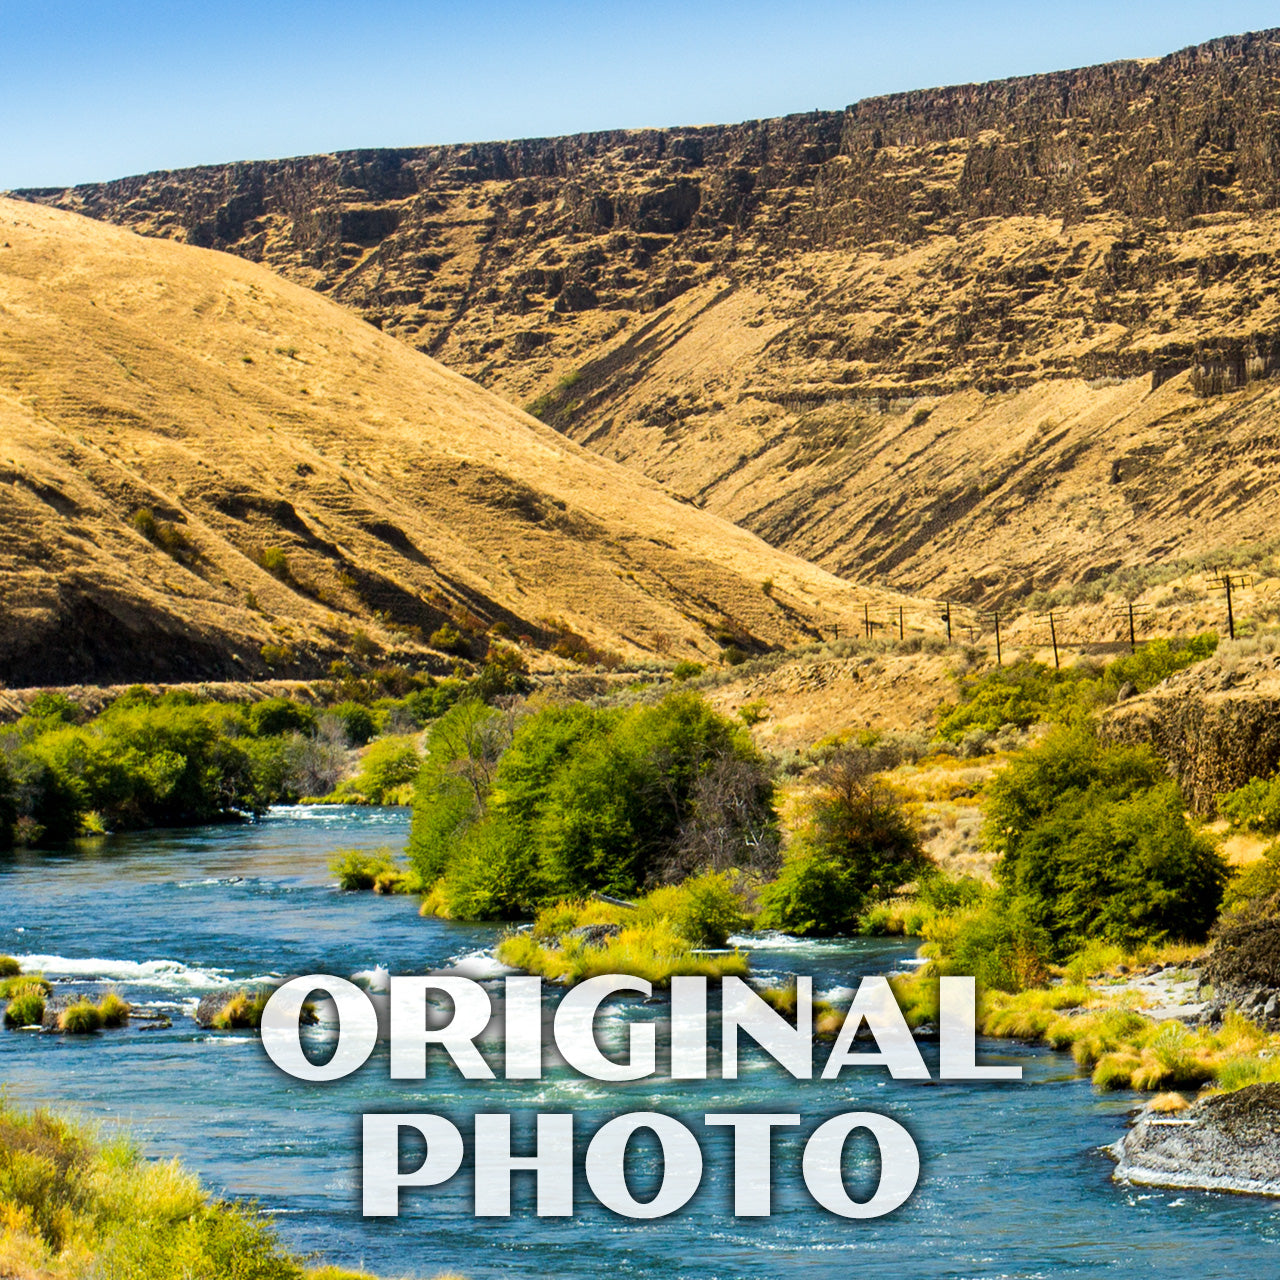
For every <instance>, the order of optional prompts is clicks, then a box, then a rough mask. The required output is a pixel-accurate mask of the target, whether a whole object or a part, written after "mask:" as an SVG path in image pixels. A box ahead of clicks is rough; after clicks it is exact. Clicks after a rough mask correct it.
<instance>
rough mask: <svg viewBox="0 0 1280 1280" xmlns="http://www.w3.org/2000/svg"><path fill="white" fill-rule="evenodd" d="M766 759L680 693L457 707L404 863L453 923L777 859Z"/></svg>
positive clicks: (430, 744) (432, 757)
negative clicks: (520, 710)
mask: <svg viewBox="0 0 1280 1280" xmlns="http://www.w3.org/2000/svg"><path fill="white" fill-rule="evenodd" d="M778 843H779V834H778V824H777V814H776V811H775V810H774V807H773V787H772V781H771V777H770V770H769V766H768V763H767V762H766V760H765V759H764V757H763V756H762V755H761V754H760V753H759V752H758V751H757V750H756V748H755V747H754V746H753V745H752V743H751V739H750V737H749V735H748V734H747V732H746V730H745V728H744V727H743V726H742V725H741V724H735V723H733V722H732V721H730V720H728V719H727V718H725V717H723V716H720V715H717V714H716V713H715V712H714V711H712V709H711V708H710V706H709V705H708V704H707V703H706V702H705V701H704V700H703V699H702V698H700V697H698V696H697V695H696V694H690V693H683V692H677V693H672V694H669V695H668V696H667V697H665V698H664V699H663V700H662V701H661V702H660V703H657V704H654V705H639V706H633V707H626V708H595V707H591V706H587V705H584V704H581V703H579V704H568V705H563V704H548V705H543V706H534V707H531V708H530V709H529V710H528V711H527V712H526V713H525V714H524V715H523V717H517V716H514V715H512V714H511V713H509V712H503V711H499V710H497V709H494V708H490V707H485V706H484V705H483V704H480V703H477V702H470V701H468V702H462V703H459V704H458V705H457V706H455V707H454V708H453V709H451V710H450V711H449V712H448V713H447V714H446V715H445V716H443V717H441V719H440V720H439V721H437V723H436V724H435V725H434V726H433V727H432V729H431V731H430V733H429V735H428V738H427V758H426V763H425V764H424V766H423V769H422V773H421V774H420V776H419V779H418V784H417V790H416V793H415V798H414V816H413V828H412V832H411V835H410V839H409V858H410V862H411V864H412V866H413V868H414V869H415V870H416V871H417V873H418V875H419V876H420V877H421V878H422V881H423V882H424V883H425V884H427V885H430V886H432V888H431V898H430V899H429V901H431V902H433V903H434V904H437V905H438V907H439V909H440V910H441V911H442V912H444V913H447V914H448V915H451V916H453V917H454V918H459V919H504V918H505V919H511V918H517V917H520V916H522V915H523V916H525V917H528V916H531V915H533V914H535V913H536V912H537V911H538V910H540V909H541V908H542V907H543V906H545V905H546V904H548V903H549V902H551V901H554V900H555V899H556V898H559V897H568V896H573V895H583V894H590V893H593V892H604V893H609V894H612V895H620V896H628V895H633V894H635V893H636V892H638V891H639V890H641V889H642V888H643V887H645V886H651V885H653V884H660V883H663V882H670V881H674V880H677V879H679V878H681V877H682V876H687V875H689V874H695V873H698V872H701V871H710V870H719V869H724V868H729V867H734V868H737V869H740V870H744V871H756V872H765V871H768V870H772V869H773V868H774V867H776V865H777V857H778Z"/></svg>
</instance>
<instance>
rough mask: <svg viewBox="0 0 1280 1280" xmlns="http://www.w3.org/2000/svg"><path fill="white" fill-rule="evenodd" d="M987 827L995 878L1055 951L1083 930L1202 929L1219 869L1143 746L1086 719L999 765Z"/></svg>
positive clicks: (1215, 897) (1100, 935) (1134, 939)
mask: <svg viewBox="0 0 1280 1280" xmlns="http://www.w3.org/2000/svg"><path fill="white" fill-rule="evenodd" d="M984 836H985V839H986V841H987V844H988V847H990V848H992V849H993V850H995V851H996V852H998V853H999V854H1001V855H1002V856H1001V858H1000V861H999V862H998V863H997V865H996V875H997V877H998V879H999V881H1000V883H1001V885H1002V886H1003V887H1004V888H1005V890H1006V891H1007V893H1008V895H1009V896H1010V897H1012V898H1016V899H1019V900H1020V901H1021V902H1022V904H1023V907H1024V909H1025V911H1026V913H1027V915H1028V918H1033V919H1034V920H1035V921H1036V922H1037V923H1038V924H1039V925H1040V926H1041V927H1043V928H1044V929H1045V930H1047V932H1048V933H1049V935H1050V936H1051V937H1052V939H1053V942H1054V946H1055V948H1056V950H1057V952H1058V953H1065V952H1069V951H1071V950H1073V949H1074V948H1075V947H1076V946H1079V945H1083V944H1084V943H1086V942H1088V941H1089V940H1091V939H1101V940H1103V941H1108V942H1115V943H1119V944H1121V945H1124V946H1135V945H1137V944H1139V943H1142V942H1151V941H1160V940H1164V939H1188V940H1197V939H1202V938H1204V937H1205V936H1206V934H1207V932H1208V929H1209V926H1210V925H1211V924H1212V923H1213V920H1214V918H1215V916H1216V915H1217V910H1218V905H1219V903H1220V902H1221V899H1222V891H1223V886H1224V884H1225V883H1226V879H1227V868H1226V865H1225V863H1224V862H1223V860H1222V858H1221V857H1220V856H1219V855H1218V853H1217V852H1216V850H1215V849H1214V848H1213V846H1212V845H1211V844H1210V843H1209V842H1208V841H1207V840H1205V839H1204V838H1203V837H1202V836H1199V835H1197V834H1195V833H1194V832H1193V831H1192V830H1191V828H1190V826H1189V825H1188V823H1187V819H1186V815H1185V812H1184V806H1183V802H1182V797H1181V795H1180V794H1179V792H1178V788H1177V786H1176V784H1174V783H1172V782H1170V781H1169V780H1168V777H1167V774H1166V773H1165V770H1164V767H1163V765H1162V763H1161V762H1160V760H1159V759H1158V758H1157V757H1156V756H1155V754H1154V753H1153V752H1152V751H1151V750H1150V748H1148V747H1145V746H1143V747H1129V746H1106V745H1103V744H1102V743H1100V742H1099V741H1098V739H1097V737H1096V735H1095V734H1094V733H1093V731H1092V729H1091V728H1089V727H1088V726H1083V725H1082V726H1078V727H1076V728H1072V729H1059V730H1056V731H1054V732H1053V733H1050V734H1049V735H1048V736H1047V737H1046V738H1045V740H1044V741H1043V742H1042V743H1041V744H1040V745H1039V746H1037V747H1035V748H1033V749H1032V750H1030V751H1027V752H1025V753H1024V754H1023V755H1022V756H1020V757H1018V758H1017V759H1015V760H1013V761H1012V762H1011V763H1010V764H1009V766H1008V767H1007V768H1006V769H1004V770H1002V771H1001V772H1000V773H999V774H998V775H997V776H996V777H995V779H994V780H993V781H992V783H991V785H990V787H989V789H988V799H987V803H986V824H985V831H984Z"/></svg>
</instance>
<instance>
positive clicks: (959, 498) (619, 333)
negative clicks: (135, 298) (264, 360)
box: [26, 31, 1280, 604]
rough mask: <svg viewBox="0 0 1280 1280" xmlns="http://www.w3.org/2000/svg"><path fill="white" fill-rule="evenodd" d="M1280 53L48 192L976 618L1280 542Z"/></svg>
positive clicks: (743, 517) (758, 524)
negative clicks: (1279, 416)
mask: <svg viewBox="0 0 1280 1280" xmlns="http://www.w3.org/2000/svg"><path fill="white" fill-rule="evenodd" d="M1278 119H1280V33H1278V32H1275V31H1269V32H1261V33H1256V34H1253V35H1248V36H1238V37H1229V38H1224V39H1222V40H1217V41H1213V42H1211V43H1209V44H1206V45H1203V46H1201V47H1199V48H1195V49H1188V50H1184V51H1182V52H1180V53H1176V54H1172V55H1170V56H1168V57H1166V58H1162V59H1152V60H1145V61H1137V62H1121V63H1115V64H1111V65H1108V66H1102V67H1092V68H1086V69H1083V70H1079V71H1068V72H1060V73H1055V74H1050V75H1041V76H1032V77H1027V78H1022V79H1017V80H1007V81H1000V82H995V83H991V84H985V85H966V86H958V87H953V88H949V89H936V90H924V91H920V92H915V93H908V94H901V95H896V96H894V97H888V98H880V99H873V100H868V101H865V102H861V103H858V104H856V105H854V106H852V107H849V108H848V109H847V110H845V111H843V112H827V113H813V114H810V115H804V116H795V117H789V118H786V119H781V120H766V121H753V122H749V123H747V124H743V125H736V126H727V127H710V128H690V129H673V130H663V131H644V132H617V133H602V134H592V135H583V136H579V137H570V138H558V139H547V140H538V141H524V142H513V143H493V144H483V145H475V146H456V147H434V148H419V149H404V150H396V151H364V152H349V153H343V154H338V155H327V156H311V157H305V158H302V159H296V160H287V161H272V162H262V163H249V164H237V165H228V166H211V167H207V168H202V169H194V170H187V171H183V172H174V173H160V174H151V175H146V176H143V177H138V178H128V179H122V180H120V181H118V182H112V183H106V184H99V185H95V186H90V187H83V188H77V189H74V190H68V191H46V192H30V193H26V194H27V195H28V196H29V197H31V198H34V199H40V200H44V201H49V202H55V203H59V204H62V205H65V206H68V207H72V208H76V209H80V210H83V211H84V212H86V213H89V214H91V215H92V216H94V217H97V218H102V219H107V220H111V221H115V222H120V223H124V224H126V225H129V226H132V227H134V228H136V229H138V230H140V231H143V232H146V233H148V234H152V235H157V236H165V237H173V238H178V239H186V240H189V241H192V242H194V243H197V244H205V245H210V246H214V247H218V248H223V249H227V250H230V251H232V252H234V253H237V254H240V255H242V256H244V257H247V258H252V259H255V260H258V261H261V262H264V263H266V264H268V265H270V266H272V267H273V268H275V269H276V270H277V271H279V272H281V273H283V274H285V275H287V276H289V277H290V278H292V279H294V280H296V281H298V282H299V283H301V284H305V285H308V286H310V287H312V288H314V289H316V290H319V291H321V292H324V293H326V294H327V295H328V296H330V297H332V298H334V299H336V300H338V301H340V302H342V303H344V304H345V305H347V306H349V307H351V308H353V309H355V310H357V311H359V312H360V313H361V314H363V315H364V316H366V317H367V318H368V319H370V320H371V321H373V322H374V323H375V324H377V325H379V326H380V327H381V328H382V329H383V330H384V331H385V332H387V333H390V334H393V335H395V336H396V337H398V338H400V339H402V340H403V341H405V342H406V343H408V344H411V345H413V346H416V347H418V348H420V349H421V350H423V351H426V352H429V353H431V354H432V355H435V356H437V357H438V358H439V359H441V360H443V361H444V362H445V363H446V364H448V365H450V366H451V367H452V368H454V369H457V370H458V371H460V372H462V373H465V374H467V375H468V376H470V377H473V378H475V379H477V380H478V381H480V382H481V383H483V384H484V385H486V386H488V387H490V388H492V389H494V390H495V391H497V392H499V393H500V394H501V395H503V396H504V397H506V398H507V399H508V400H510V401H512V402H514V403H517V404H523V405H528V406H530V407H531V408H533V409H534V410H535V411H536V412H537V413H538V414H539V415H540V416H541V417H542V418H543V419H545V420H546V421H547V422H550V423H552V424H553V425H554V426H555V427H556V428H557V429H558V430H560V431H561V432H563V433H565V434H566V435H568V436H569V437H571V438H573V439H575V440H577V441H580V442H582V443H584V444H586V445H588V446H589V447H590V448H592V449H593V450H596V451H597V452H600V453H602V454H604V455H606V456H608V457H610V458H613V459H617V460H620V461H623V462H625V463H626V464H628V465H629V466H631V467H633V468H635V469H637V470H639V471H643V472H644V473H646V474H647V475H649V476H651V477H653V478H656V479H657V480H659V481H660V482H662V483H663V484H665V485H667V486H669V487H670V488H671V489H672V490H674V491H675V492H677V493H679V494H681V495H683V496H685V497H686V498H687V499H689V500H690V501H691V502H693V503H695V504H697V505H700V506H705V507H707V508H708V509H710V510H713V511H715V512H717V513H719V514H721V515H724V516H726V517H728V518H729V519H731V520H734V521H735V522H738V523H740V524H742V525H744V526H745V527H747V528H750V529H752V530H753V531H755V532H757V533H759V534H760V535H761V536H762V537H764V538H765V539H766V540H768V541H769V542H771V543H773V544H774V545H776V546H780V547H785V548H787V549H788V550H791V551H793V552H795V553H797V554H800V555H802V556H804V557H806V558H808V559H812V560H815V561H817V562H819V563H821V564H823V565H824V566H826V567H827V568H829V569H832V570H834V571H837V572H841V573H853V574H857V575H858V576H862V577H867V576H870V577H874V578H877V579H883V580H885V581H889V582H892V583H893V584H895V586H897V587H900V588H902V589H904V590H905V589H909V590H911V591H913V592H916V593H921V594H929V595H932V596H935V597H942V596H953V597H957V596H958V597H960V598H963V599H966V600H968V601H970V602H972V603H975V604H976V603H978V602H987V603H989V602H991V601H997V600H1008V599H1009V598H1011V597H1013V596H1016V595H1018V594H1019V593H1021V592H1024V591H1025V590H1027V589H1029V588H1044V587H1058V586H1062V585H1063V584H1067V583H1072V582H1079V581H1081V580H1084V579H1088V578H1089V577H1091V576H1096V575H1099V574H1105V573H1107V572H1109V571H1112V570H1114V569H1116V568H1119V567H1124V566H1126V565H1133V564H1141V563H1145V562H1151V561H1164V560H1168V559H1176V558H1179V557H1186V556H1191V555H1198V554H1201V553H1203V552H1204V551H1205V550H1207V549H1212V548H1216V547H1222V546H1229V545H1232V544H1237V543H1241V542H1244V541H1248V540H1250V539H1254V538H1256V537H1257V536H1258V535H1260V534H1262V533H1267V534H1270V532H1271V531H1272V529H1273V528H1274V524H1275V517H1276V499H1275V493H1276V489H1277V481H1278V480H1280V443H1278V440H1280V437H1277V435H1276V432H1275V430H1274V427H1273V423H1272V420H1273V418H1274V417H1275V414H1276V411H1277V408H1278V407H1280V405H1278V404H1277V399H1278V397H1280V391H1277V384H1276V383H1275V382H1274V381H1272V377H1273V375H1274V374H1275V373H1276V372H1277V371H1280V210H1277V199H1276V192H1277V190H1280V152H1277V150H1276V148H1275V146H1274V138H1275V136H1276V127H1277V126H1276V122H1277V120H1278Z"/></svg>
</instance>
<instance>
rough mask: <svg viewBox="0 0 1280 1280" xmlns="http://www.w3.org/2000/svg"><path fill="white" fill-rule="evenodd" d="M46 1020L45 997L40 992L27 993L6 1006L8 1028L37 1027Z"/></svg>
mask: <svg viewBox="0 0 1280 1280" xmlns="http://www.w3.org/2000/svg"><path fill="white" fill-rule="evenodd" d="M43 1020H44V996H43V995H42V994H41V993H40V992H38V991H27V992H24V993H23V994H22V995H19V996H15V997H14V998H13V999H12V1000H10V1001H9V1003H8V1004H7V1005H6V1006H5V1010H4V1024H5V1026H6V1027H35V1026H39V1025H40V1023H41V1022H42V1021H43Z"/></svg>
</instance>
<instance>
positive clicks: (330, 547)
mask: <svg viewBox="0 0 1280 1280" xmlns="http://www.w3.org/2000/svg"><path fill="white" fill-rule="evenodd" d="M0 479H2V480H3V484H2V485H0V528H2V529H3V543H2V545H0V583H2V589H3V595H4V601H5V627H4V630H3V635H2V636H0V678H2V679H3V680H4V681H5V682H7V683H9V684H23V683H26V684H32V683H43V682H52V681H57V682H62V683H65V682H68V681H71V680H77V679H80V680H106V679H112V678H115V679H125V680H127V679H133V678H141V677H144V676H145V677H151V678H157V677H159V678H169V679H183V678H203V677H215V676H216V677H236V676H245V675H252V674H261V673H262V672H263V671H264V670H265V665H264V664H265V663H266V662H269V663H271V664H273V665H274V667H275V670H276V674H278V675H305V674H308V673H314V672H316V671H318V670H321V669H323V666H324V663H325V662H326V661H327V660H328V659H329V658H330V657H332V656H335V655H337V654H338V653H340V652H342V651H344V650H345V649H347V648H348V647H349V646H350V643H351V638H352V636H353V635H354V634H355V633H356V632H357V631H363V632H364V633H365V634H366V635H367V636H368V637H369V638H370V639H371V640H372V641H373V642H374V643H376V644H377V645H379V646H380V647H381V648H382V649H383V651H384V652H399V653H400V654H401V656H405V655H412V654H414V653H415V652H417V653H419V654H421V655H422V656H425V650H424V649H423V646H422V644H421V642H420V639H419V637H420V636H427V637H429V636H430V635H431V634H432V632H433V631H434V630H435V629H436V628H437V627H438V626H439V625H440V624H441V623H442V622H445V621H449V622H450V625H452V626H454V627H455V628H458V629H460V630H462V631H463V632H464V639H466V638H467V637H466V634H465V633H467V632H469V633H470V635H471V640H470V646H471V652H472V654H474V655H475V656H477V657H478V656H481V655H482V654H483V651H484V647H485V644H486V643H487V642H486V640H485V639H484V636H483V634H482V633H483V632H484V631H485V630H486V629H488V628H490V627H493V626H495V625H496V626H497V630H498V632H499V634H509V635H510V636H511V637H512V638H513V639H518V638H520V637H525V639H524V641H523V643H524V644H525V646H526V647H527V648H534V647H537V648H549V647H551V646H553V645H554V644H555V643H556V642H557V640H558V639H559V638H560V636H561V633H562V632H563V631H564V630H565V629H568V630H570V631H572V632H574V633H577V634H578V635H580V636H581V637H584V638H585V639H586V640H587V641H589V642H590V643H591V644H593V645H594V646H596V647H597V648H599V649H602V650H611V651H615V652H618V653H621V654H622V655H624V656H630V657H632V658H635V657H642V656H645V655H648V656H654V655H656V654H667V653H669V654H671V655H673V656H678V655H680V654H693V653H701V654H702V655H704V656H711V655H714V654H717V653H719V652H720V649H721V647H722V646H723V645H726V644H729V643H732V642H737V643H739V644H741V645H742V646H743V647H744V648H747V649H748V650H750V649H752V648H758V647H763V646H770V645H777V644H781V643H787V642H790V641H792V640H794V639H796V638H797V637H800V636H803V635H806V634H814V633H815V632H816V630H817V629H818V628H822V627H828V626H830V624H831V623H833V622H835V621H837V620H843V621H844V622H845V623H846V625H848V624H850V623H851V622H852V621H853V620H854V619H855V618H860V617H861V613H862V608H863V603H864V601H865V600H866V599H868V598H873V597H870V596H868V594H867V593H865V592H863V591H861V590H859V589H857V588H855V587H853V586H851V585H849V584H847V583H844V582H841V581H839V580H838V579H836V578H834V577H832V576H831V575H829V574H827V573H825V572H823V571H822V570H820V569H817V568H814V567H813V566H811V565H809V564H806V563H805V562H803V561H801V560H797V559H795V558H793V557H791V556H789V555H786V554H783V553H780V552H777V551H775V550H773V549H772V548H770V547H768V546H766V545H765V544H764V543H763V542H761V541H760V540H759V539H757V538H756V537H754V536H753V535H751V534H749V533H745V532H743V531H742V530H740V529H737V528H735V527H734V526H732V525H730V524H728V523H726V522H725V521H723V520H721V519H719V518H717V517H715V516H713V515H711V514H709V513H706V512H703V511H700V510H697V509H696V508H693V507H691V506H688V505H686V504H682V503H679V502H677V501H675V500H674V499H672V498H671V497H669V496H668V495H667V494H666V493H665V492H663V490H662V489H660V488H659V486H658V485H656V484H655V483H653V482H651V481H649V480H646V479H644V478H643V477H640V476H638V475H636V474H635V473H634V472H632V471H629V470H627V469H625V468H623V467H621V466H619V465H617V464H616V463H613V462H611V461H608V460H606V459H604V458H601V457H599V456H597V455H595V454H592V453H589V452H587V451H585V450H583V449H581V448H579V447H578V446H577V445H575V444H573V443H572V442H570V441H567V440H565V439H564V438H563V437H561V436H559V435H557V434H556V433H555V432H554V431H553V430H552V429H551V428H549V427H547V426H544V425H543V424H542V423H540V422H538V421H536V420H535V419H533V418H530V417H528V416H527V415H525V414H523V413H521V412H520V411H518V410H515V409H513V408H512V407H511V406H510V405H508V404H506V403H504V402H503V401H501V400H500V399H498V398H497V397H496V396H494V395H491V394H489V393H488V392H485V391H483V390H481V389H480V388H478V387H476V386H474V385H473V384H471V383H469V382H468V381H467V380H466V379H464V378H462V377H461V376H459V375H457V374H454V373H451V372H449V371H447V370H446V369H444V368H442V367H441V366H440V365H438V364H436V363H435V362H434V361H432V360H430V359H429V358H427V357H426V356H424V355H422V354H420V353H418V352H415V351H413V350H411V349H410V348H408V347H407V346H405V345H404V344H403V343H400V342H398V341H396V340H395V339H393V338H390V337H387V336H384V335H383V334H381V333H379V332H378V331H377V330H376V329H375V328H373V327H372V326H370V325H368V324H366V323H365V322H364V321H362V320H360V319H358V318H357V317H356V316H354V315H353V314H351V313H350V312H349V311H346V310H344V309H343V308H341V307H339V306H337V305H336V304H334V303H332V302H330V301H328V300H327V299H325V298H323V297H320V296H319V295H317V294H315V293H312V292H310V291H309V290H306V289H303V288H300V287H298V286H296V285H293V284H290V283H288V282H286V281H284V280H281V279H280V278H279V277H278V276H276V275H274V274H273V273H271V272H270V271H268V270H266V269H265V268H263V267H259V266H256V265H254V264H252V263H248V262H243V261H240V260H238V259H236V258H234V257H230V256H228V255H225V254H220V253H215V252H211V251H206V250H202V249H197V248H192V247H189V246H186V245H179V244H173V243H170V242H167V241H162V240H154V239H146V238H143V237H141V236H137V235H135V234H133V233H132V232H129V231H125V230H121V229H119V228H116V227H110V226H105V225H103V224H101V223H97V222H94V221H91V220H89V219H87V218H83V217H80V216H78V215H74V214H69V213H65V212H61V211H58V210H53V209H47V208H43V207H39V206H35V205H31V204H25V203H20V202H16V201H11V200H3V201H0ZM147 512H150V513H151V516H152V517H153V519H151V520H148V518H147V515H146V514H145V513H147ZM139 513H143V514H141V515H140V514H139ZM766 580H771V582H772V588H771V590H770V591H766V590H764V589H763V587H762V584H764V583H765V581H766ZM874 598H875V599H876V600H877V601H880V602H884V601H886V600H887V599H888V597H885V596H884V595H883V593H880V594H878V595H876V596H874ZM893 603H895V604H896V603H897V601H896V599H895V600H894V601H893ZM906 603H907V604H908V605H910V603H911V602H909V601H908V602H906ZM908 616H909V617H911V616H913V614H909V615H908ZM415 628H417V629H418V630H417V631H415V630H414V629H415ZM717 636H718V637H719V639H718V640H717V638H716V637H717ZM358 643H361V642H358ZM264 645H266V646H268V650H267V655H266V659H265V660H264V657H263V656H262V652H261V651H262V648H263V646H264Z"/></svg>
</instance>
